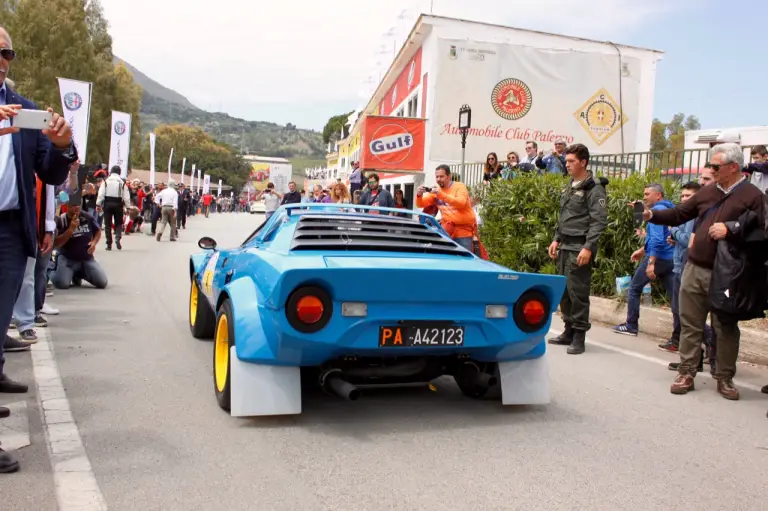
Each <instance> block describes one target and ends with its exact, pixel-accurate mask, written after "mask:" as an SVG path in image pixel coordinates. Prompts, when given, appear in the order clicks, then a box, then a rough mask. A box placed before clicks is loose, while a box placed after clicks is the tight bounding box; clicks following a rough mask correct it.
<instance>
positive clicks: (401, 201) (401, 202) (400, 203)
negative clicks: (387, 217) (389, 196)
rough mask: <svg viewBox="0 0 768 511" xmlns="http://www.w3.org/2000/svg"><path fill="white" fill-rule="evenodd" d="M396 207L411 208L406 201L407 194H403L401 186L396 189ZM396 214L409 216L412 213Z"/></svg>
mask: <svg viewBox="0 0 768 511" xmlns="http://www.w3.org/2000/svg"><path fill="white" fill-rule="evenodd" d="M395 207H396V208H399V209H409V208H408V205H407V204H406V203H405V195H404V194H403V190H401V189H400V188H398V189H397V190H395ZM394 216H400V217H403V218H408V217H409V216H410V215H409V214H408V213H395V214H394Z"/></svg>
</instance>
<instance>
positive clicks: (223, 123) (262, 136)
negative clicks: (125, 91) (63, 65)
mask: <svg viewBox="0 0 768 511" xmlns="http://www.w3.org/2000/svg"><path fill="white" fill-rule="evenodd" d="M115 62H122V63H123V64H125V66H126V67H127V68H128V70H129V71H131V73H132V74H133V78H134V80H135V81H136V83H138V84H139V85H140V86H141V87H142V88H143V89H144V97H143V98H142V102H141V128H142V131H144V132H145V133H149V132H150V131H152V130H154V129H155V127H157V126H158V125H159V124H188V125H192V126H199V127H201V128H203V130H205V131H206V132H207V133H209V134H210V135H211V136H212V137H214V138H215V139H217V140H219V141H221V142H224V143H227V144H229V145H231V146H233V147H236V148H238V149H241V150H243V151H247V152H250V153H255V154H259V155H261V156H279V157H284V158H294V157H300V158H301V159H313V160H314V159H323V158H324V156H325V146H324V144H323V139H322V133H320V132H316V131H310V130H302V129H297V128H296V127H295V126H293V125H291V124H289V125H288V126H280V125H279V124H275V123H271V122H262V121H246V120H244V119H238V118H235V117H232V116H230V115H228V114H225V113H221V112H207V111H205V110H202V109H200V108H198V107H196V106H195V105H193V104H192V103H191V102H190V101H189V100H188V99H187V98H185V97H184V96H182V95H181V94H179V93H178V92H176V91H173V90H171V89H169V88H167V87H164V86H163V85H161V84H159V83H157V82H156V81H154V80H152V79H151V78H149V77H148V76H147V75H145V74H144V73H142V72H141V71H139V70H138V69H136V68H135V67H133V66H132V65H130V64H129V63H128V62H125V61H123V60H121V59H119V58H117V57H115Z"/></svg>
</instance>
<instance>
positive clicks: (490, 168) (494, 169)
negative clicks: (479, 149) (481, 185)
mask: <svg viewBox="0 0 768 511" xmlns="http://www.w3.org/2000/svg"><path fill="white" fill-rule="evenodd" d="M500 177H501V163H499V157H498V156H496V153H488V157H487V158H486V159H485V171H484V173H483V181H485V182H486V183H488V182H490V181H491V180H492V179H498V178H500Z"/></svg>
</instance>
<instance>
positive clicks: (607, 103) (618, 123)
mask: <svg viewBox="0 0 768 511" xmlns="http://www.w3.org/2000/svg"><path fill="white" fill-rule="evenodd" d="M573 115H574V117H576V120H577V121H579V124H581V126H582V127H583V128H584V129H585V130H586V132H587V133H589V136H590V137H592V140H594V141H595V143H596V144H597V145H602V144H603V142H605V141H606V140H608V139H609V138H611V136H612V135H613V134H614V133H616V132H617V131H618V130H619V128H621V127H622V126H623V125H624V123H625V122H627V118H626V117H625V116H624V112H622V110H621V107H620V106H619V105H618V103H616V101H614V100H613V98H612V97H611V95H610V94H608V91H607V90H605V88H602V89H600V90H599V91H597V92H596V93H595V95H594V96H592V97H591V98H589V99H588V100H587V102H586V103H584V104H583V105H582V106H581V108H579V109H578V110H577V111H576V112H574V114H573Z"/></svg>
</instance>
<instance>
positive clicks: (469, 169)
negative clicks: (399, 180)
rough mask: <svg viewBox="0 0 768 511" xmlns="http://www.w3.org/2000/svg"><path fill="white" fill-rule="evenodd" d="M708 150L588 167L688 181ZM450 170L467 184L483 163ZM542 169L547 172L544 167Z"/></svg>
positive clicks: (600, 158)
mask: <svg viewBox="0 0 768 511" xmlns="http://www.w3.org/2000/svg"><path fill="white" fill-rule="evenodd" d="M752 147H754V146H744V147H743V150H744V163H745V164H747V163H749V161H750V154H751V152H752ZM708 158H709V149H685V150H682V151H647V152H640V153H624V154H598V155H593V156H591V157H590V161H589V169H590V170H591V171H592V172H594V173H595V174H597V175H601V176H605V177H607V178H613V179H616V178H622V177H626V176H628V175H630V174H634V173H636V172H646V171H661V173H662V176H664V177H666V178H669V179H676V180H678V181H681V182H688V181H691V180H694V179H697V178H698V176H699V174H700V173H701V169H703V168H704V166H705V165H706V164H707V161H708ZM450 167H451V173H453V174H455V175H456V176H458V178H457V179H459V180H460V181H462V182H463V183H465V184H466V185H468V186H476V185H478V184H480V183H481V182H482V181H483V174H484V173H485V170H484V169H485V164H484V163H467V164H466V165H465V166H464V172H463V174H462V172H461V165H460V164H455V165H451V166H450ZM542 172H544V171H543V170H542Z"/></svg>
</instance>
